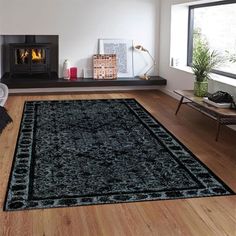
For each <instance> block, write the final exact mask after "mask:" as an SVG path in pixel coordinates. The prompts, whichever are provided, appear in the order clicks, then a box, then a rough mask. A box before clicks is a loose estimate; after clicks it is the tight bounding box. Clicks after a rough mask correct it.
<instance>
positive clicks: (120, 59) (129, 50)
mask: <svg viewBox="0 0 236 236" xmlns="http://www.w3.org/2000/svg"><path fill="white" fill-rule="evenodd" d="M99 53H100V54H116V57H117V70H118V73H117V77H119V78H122V77H123V78H127V77H130V78H131V77H133V76H134V72H133V71H134V70H133V41H132V40H126V39H99Z"/></svg>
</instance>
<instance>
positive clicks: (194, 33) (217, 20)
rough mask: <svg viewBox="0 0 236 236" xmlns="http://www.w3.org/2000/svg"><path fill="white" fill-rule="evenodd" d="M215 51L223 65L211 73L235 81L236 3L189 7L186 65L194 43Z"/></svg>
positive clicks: (227, 2)
mask: <svg viewBox="0 0 236 236" xmlns="http://www.w3.org/2000/svg"><path fill="white" fill-rule="evenodd" d="M199 39H200V40H202V41H203V42H204V43H206V44H208V46H209V47H210V49H211V50H216V51H217V53H218V55H219V57H220V58H221V59H222V63H221V64H220V65H219V66H218V67H217V68H216V69H215V70H214V71H213V72H214V73H218V74H221V75H225V76H229V77H232V78H236V1H222V2H215V3H209V4H202V5H196V6H191V7H190V9H189V45H188V65H189V66H191V63H192V56H193V49H194V44H195V42H196V41H197V40H199Z"/></svg>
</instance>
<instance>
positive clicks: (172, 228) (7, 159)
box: [0, 91, 236, 236]
mask: <svg viewBox="0 0 236 236" xmlns="http://www.w3.org/2000/svg"><path fill="white" fill-rule="evenodd" d="M96 98H135V99H136V100H137V101H139V102H140V103H141V104H142V105H143V106H145V108H146V109H147V110H148V111H149V112H150V113H151V114H152V115H154V116H155V117H156V118H157V119H158V120H159V121H160V122H161V123H162V124H163V125H164V126H165V127H167V128H168V129H169V130H170V131H171V132H172V133H173V134H175V136H176V137H177V138H178V139H179V140H180V141H181V142H183V143H184V144H185V145H186V146H187V147H188V148H189V149H190V150H191V151H192V152H193V153H194V154H195V155H196V156H197V157H198V158H199V159H200V160H201V161H203V162H204V163H205V164H206V165H207V166H208V167H209V168H210V169H211V170H212V171H213V172H214V173H215V174H216V175H218V176H219V177H220V178H221V179H222V180H223V181H224V182H225V183H226V184H228V185H229V186H230V187H231V188H232V189H233V190H234V191H236V131H232V130H231V129H229V128H227V127H224V128H223V129H222V132H221V134H220V138H219V141H218V142H215V141H214V138H215V132H216V123H215V122H214V121H213V120H211V119H208V118H207V117H205V116H203V115H202V114H200V113H198V112H197V111H194V110H192V109H191V108H188V107H186V106H182V107H181V109H180V112H179V114H178V116H175V115H174V113H175V109H176V106H177V101H176V100H174V99H173V98H171V97H169V96H167V95H165V94H163V93H161V92H159V91H134V92H122V93H91V94H89V93H84V94H77V95H76V94H73V95H50V96H10V97H9V99H8V101H7V104H6V107H7V109H8V111H9V114H10V115H11V117H12V118H13V120H14V123H13V124H11V125H9V126H8V127H7V128H6V129H5V130H4V132H3V133H2V135H1V136H0V208H1V209H0V235H4V236H5V235H10V236H18V235H19V236H22V235H23V236H25V235H26V236H28V235H33V236H38V235H42V236H43V235H46V236H47V235H50V236H51V235H55V236H66V235H68V236H73V235H82V236H84V235H109V236H111V235H135V236H138V235H142V236H143V235H160V236H172V235H173V236H178V235H183V236H190V235H197V236H199V235H200V236H211V235H214V236H218V235H219V236H223V235H230V236H234V235H236V196H227V197H210V198H196V199H184V200H168V201H152V202H138V203H128V204H113V205H96V206H86V207H85V206H82V207H71V208H58V209H56V208H54V209H44V210H30V211H17V212H3V211H2V209H3V204H4V198H5V193H6V188H7V183H8V177H9V173H10V168H11V164H12V159H13V154H14V149H15V144H16V139H17V134H18V129H19V124H20V119H21V114H22V109H23V104H24V101H26V100H58V99H62V100H63V99H96Z"/></svg>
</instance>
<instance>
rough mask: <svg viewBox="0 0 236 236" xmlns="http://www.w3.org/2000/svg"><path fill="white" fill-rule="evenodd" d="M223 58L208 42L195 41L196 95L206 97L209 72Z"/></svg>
mask: <svg viewBox="0 0 236 236" xmlns="http://www.w3.org/2000/svg"><path fill="white" fill-rule="evenodd" d="M221 62H222V59H221V58H220V57H219V56H218V53H217V52H216V51H211V50H210V48H209V46H208V44H207V43H206V42H204V41H203V40H201V39H198V40H196V41H195V46H194V50H193V62H192V70H193V73H194V75H195V82H194V95H195V96H198V97H204V96H206V95H207V92H208V79H209V78H210V76H209V74H210V72H211V71H212V69H213V68H215V67H216V66H217V65H219V64H220V63H221Z"/></svg>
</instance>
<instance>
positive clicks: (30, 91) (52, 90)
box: [9, 85, 161, 95]
mask: <svg viewBox="0 0 236 236" xmlns="http://www.w3.org/2000/svg"><path fill="white" fill-rule="evenodd" d="M160 88H161V86H158V85H157V86H153V85H152V86H114V87H112V86H111V87H65V88H28V89H9V95H22V94H35V95H37V94H48V93H68V92H73V93H74V92H111V91H112V92H116V91H132V90H160Z"/></svg>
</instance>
